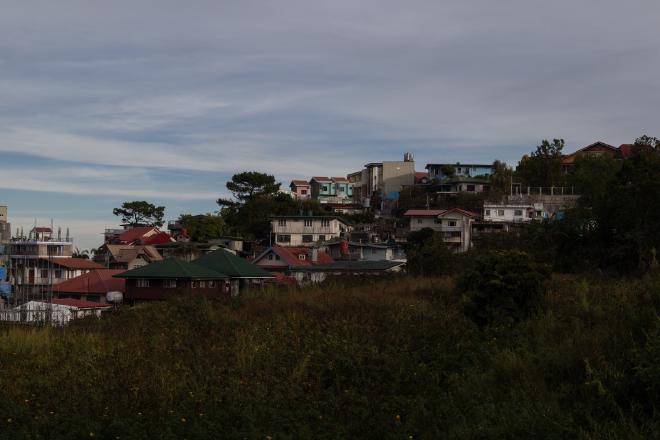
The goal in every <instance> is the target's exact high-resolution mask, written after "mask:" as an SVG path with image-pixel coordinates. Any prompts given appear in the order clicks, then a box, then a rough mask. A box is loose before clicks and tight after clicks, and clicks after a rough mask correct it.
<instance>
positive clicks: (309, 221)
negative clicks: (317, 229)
mask: <svg viewBox="0 0 660 440" xmlns="http://www.w3.org/2000/svg"><path fill="white" fill-rule="evenodd" d="M305 226H312V220H311V219H307V218H306V219H305Z"/></svg>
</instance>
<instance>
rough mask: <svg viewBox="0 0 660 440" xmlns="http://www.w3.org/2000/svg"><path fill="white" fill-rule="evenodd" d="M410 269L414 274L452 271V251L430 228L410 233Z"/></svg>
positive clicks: (408, 257)
mask: <svg viewBox="0 0 660 440" xmlns="http://www.w3.org/2000/svg"><path fill="white" fill-rule="evenodd" d="M407 241H408V243H407V245H406V256H407V259H408V263H407V266H408V271H409V272H410V273H412V274H414V275H424V276H429V275H445V274H448V273H449V272H450V271H451V262H452V253H451V251H450V250H449V248H448V247H447V244H446V243H445V242H444V241H443V240H442V238H440V237H439V236H438V234H436V233H435V232H434V231H433V230H432V229H430V228H424V229H421V230H419V231H415V232H411V233H410V234H409V235H408V240H407Z"/></svg>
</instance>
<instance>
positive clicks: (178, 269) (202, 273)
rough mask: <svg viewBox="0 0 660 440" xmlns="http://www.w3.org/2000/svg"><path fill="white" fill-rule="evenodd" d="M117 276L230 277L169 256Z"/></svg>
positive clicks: (209, 278) (154, 277)
mask: <svg viewBox="0 0 660 440" xmlns="http://www.w3.org/2000/svg"><path fill="white" fill-rule="evenodd" d="M115 277H117V278H125V279H138V278H141V279H161V280H172V279H175V280H177V279H178V280H218V279H226V278H229V276H228V275H226V274H223V273H220V272H217V271H215V270H212V269H209V268H207V267H203V266H200V265H198V264H193V263H188V262H187V261H182V260H178V259H176V258H167V259H165V260H163V261H158V262H156V263H151V264H147V265H146V266H142V267H138V268H136V269H132V270H129V271H126V272H123V273H120V274H118V275H115Z"/></svg>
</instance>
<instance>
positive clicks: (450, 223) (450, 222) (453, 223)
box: [447, 220, 456, 226]
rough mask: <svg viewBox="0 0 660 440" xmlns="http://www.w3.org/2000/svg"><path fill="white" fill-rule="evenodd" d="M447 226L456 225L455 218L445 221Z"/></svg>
mask: <svg viewBox="0 0 660 440" xmlns="http://www.w3.org/2000/svg"><path fill="white" fill-rule="evenodd" d="M447 226H456V220H449V221H447Z"/></svg>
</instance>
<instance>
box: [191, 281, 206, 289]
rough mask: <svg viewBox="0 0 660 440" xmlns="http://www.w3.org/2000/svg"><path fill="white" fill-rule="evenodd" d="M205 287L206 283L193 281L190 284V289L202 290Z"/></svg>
mask: <svg viewBox="0 0 660 440" xmlns="http://www.w3.org/2000/svg"><path fill="white" fill-rule="evenodd" d="M205 287H206V281H193V282H192V288H193V289H204V288H205Z"/></svg>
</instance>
